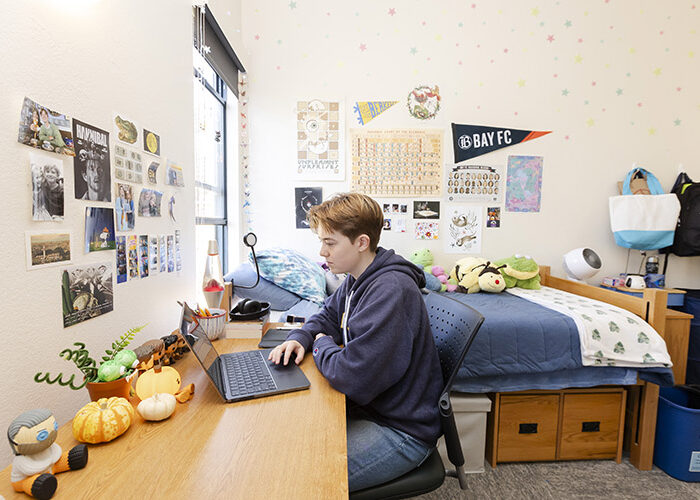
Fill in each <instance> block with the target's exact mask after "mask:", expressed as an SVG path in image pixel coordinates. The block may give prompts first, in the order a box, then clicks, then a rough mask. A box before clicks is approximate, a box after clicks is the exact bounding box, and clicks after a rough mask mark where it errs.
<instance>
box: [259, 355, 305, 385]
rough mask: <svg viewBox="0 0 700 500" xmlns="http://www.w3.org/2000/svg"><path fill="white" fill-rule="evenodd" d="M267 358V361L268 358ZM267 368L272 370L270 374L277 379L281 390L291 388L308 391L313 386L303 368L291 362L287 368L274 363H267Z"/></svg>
mask: <svg viewBox="0 0 700 500" xmlns="http://www.w3.org/2000/svg"><path fill="white" fill-rule="evenodd" d="M265 358H266V359H267V356H266V357H265ZM267 366H268V367H269V368H270V373H271V374H272V377H273V378H274V379H275V382H276V383H277V389H279V390H285V389H291V388H299V389H306V388H308V387H309V386H310V385H311V384H310V383H309V379H307V378H306V375H304V372H302V371H301V368H299V367H298V366H297V365H296V364H294V362H293V361H291V360H290V361H289V364H287V366H284V365H283V364H282V363H280V364H279V365H276V364H275V363H273V362H272V361H267Z"/></svg>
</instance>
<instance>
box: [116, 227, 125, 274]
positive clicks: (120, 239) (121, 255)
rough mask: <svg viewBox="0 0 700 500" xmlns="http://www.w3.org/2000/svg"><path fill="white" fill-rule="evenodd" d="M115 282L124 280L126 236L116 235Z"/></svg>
mask: <svg viewBox="0 0 700 500" xmlns="http://www.w3.org/2000/svg"><path fill="white" fill-rule="evenodd" d="M116 241H117V283H125V282H126V274H127V264H126V236H117V238H116Z"/></svg>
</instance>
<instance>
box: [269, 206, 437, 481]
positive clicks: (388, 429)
mask: <svg viewBox="0 0 700 500" xmlns="http://www.w3.org/2000/svg"><path fill="white" fill-rule="evenodd" d="M382 222H383V215H382V210H381V208H380V207H379V205H378V204H377V202H375V201H374V200H373V199H372V198H370V197H368V196H365V195H362V194H357V193H346V194H339V195H336V196H334V197H333V198H331V199H329V200H327V201H325V202H323V203H322V204H320V205H317V206H314V207H312V208H311V209H310V210H309V224H310V227H311V228H312V230H314V231H315V232H316V233H317V234H318V236H319V238H320V240H321V251H320V255H321V256H322V257H324V258H325V259H326V263H327V264H328V266H329V267H330V269H331V271H332V272H334V273H348V277H347V278H346V279H345V281H344V282H343V284H342V285H341V286H340V288H338V290H337V291H336V292H335V293H334V294H333V295H332V296H330V297H329V298H328V299H326V302H325V304H324V306H323V309H321V311H320V312H319V313H317V314H315V315H314V316H312V317H311V318H309V320H308V321H307V322H306V323H305V324H304V326H303V327H302V328H301V329H298V330H293V331H292V332H290V334H289V336H288V337H287V341H286V342H284V343H283V344H281V345H280V346H278V347H276V348H275V349H273V350H272V352H271V353H270V356H269V359H271V360H273V361H274V362H275V363H277V364H278V363H280V362H283V363H284V364H285V365H286V364H287V363H288V362H289V359H290V357H291V355H292V353H294V354H295V356H296V363H297V364H299V363H300V362H301V360H302V359H303V357H304V354H305V353H306V352H309V351H310V350H312V352H313V357H314V361H315V362H316V366H317V367H318V369H319V371H320V372H321V373H322V374H323V375H324V376H325V377H326V379H328V381H329V382H330V384H331V385H332V386H333V387H334V388H335V389H337V390H338V391H340V392H342V393H343V394H345V395H346V396H347V403H348V404H347V407H348V419H347V430H348V435H347V440H348V480H349V486H350V491H356V490H361V489H364V488H368V487H370V486H375V485H377V484H381V483H384V482H386V481H389V480H391V479H394V478H396V477H399V476H401V475H403V474H405V473H406V472H409V471H411V470H413V469H414V468H415V467H417V466H418V465H420V464H421V463H422V462H423V460H425V458H426V457H427V456H428V455H429V453H430V451H431V449H432V448H433V447H434V446H435V443H436V441H437V438H438V436H439V435H440V434H441V428H440V420H439V414H438V409H437V403H438V398H439V396H440V391H441V389H442V386H443V380H442V372H441V371H440V361H439V359H438V355H437V350H436V349H435V344H434V341H433V337H432V334H431V332H430V324H429V320H428V313H427V311H426V309H425V304H424V302H423V298H422V295H421V292H420V288H422V287H424V286H425V278H424V275H423V272H422V271H421V270H420V269H419V268H418V267H416V266H415V265H413V264H412V263H411V262H409V261H407V260H405V259H404V258H402V257H400V256H398V255H396V254H395V253H394V251H393V250H385V249H384V248H380V247H377V244H378V243H379V237H380V234H381V232H382ZM341 345H344V346H345V347H340V346H341Z"/></svg>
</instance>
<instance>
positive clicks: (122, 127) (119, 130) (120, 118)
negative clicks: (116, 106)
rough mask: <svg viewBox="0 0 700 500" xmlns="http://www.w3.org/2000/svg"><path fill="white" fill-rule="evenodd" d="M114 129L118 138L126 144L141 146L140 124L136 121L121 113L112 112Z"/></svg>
mask: <svg viewBox="0 0 700 500" xmlns="http://www.w3.org/2000/svg"><path fill="white" fill-rule="evenodd" d="M112 123H113V125H114V128H113V131H114V135H115V137H116V138H117V139H119V140H120V141H121V142H123V143H125V144H129V145H132V146H135V147H138V146H139V130H141V129H140V128H139V126H138V125H137V124H136V122H135V121H133V120H130V119H128V118H126V117H125V116H124V115H122V114H119V113H113V114H112Z"/></svg>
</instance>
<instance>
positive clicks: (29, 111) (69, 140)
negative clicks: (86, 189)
mask: <svg viewBox="0 0 700 500" xmlns="http://www.w3.org/2000/svg"><path fill="white" fill-rule="evenodd" d="M17 142H19V143H21V144H26V145H27V146H29V147H32V148H37V149H43V150H44V151H50V152H52V153H59V154H64V155H68V156H75V149H74V147H73V133H72V131H71V127H70V118H69V117H67V116H66V115H63V114H61V113H58V112H56V111H51V110H50V109H49V108H46V107H44V106H41V105H40V104H37V103H36V102H34V101H32V100H31V99H30V98H29V97H25V98H24V101H23V102H22V110H21V111H20V116H19V134H18V136H17Z"/></svg>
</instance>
